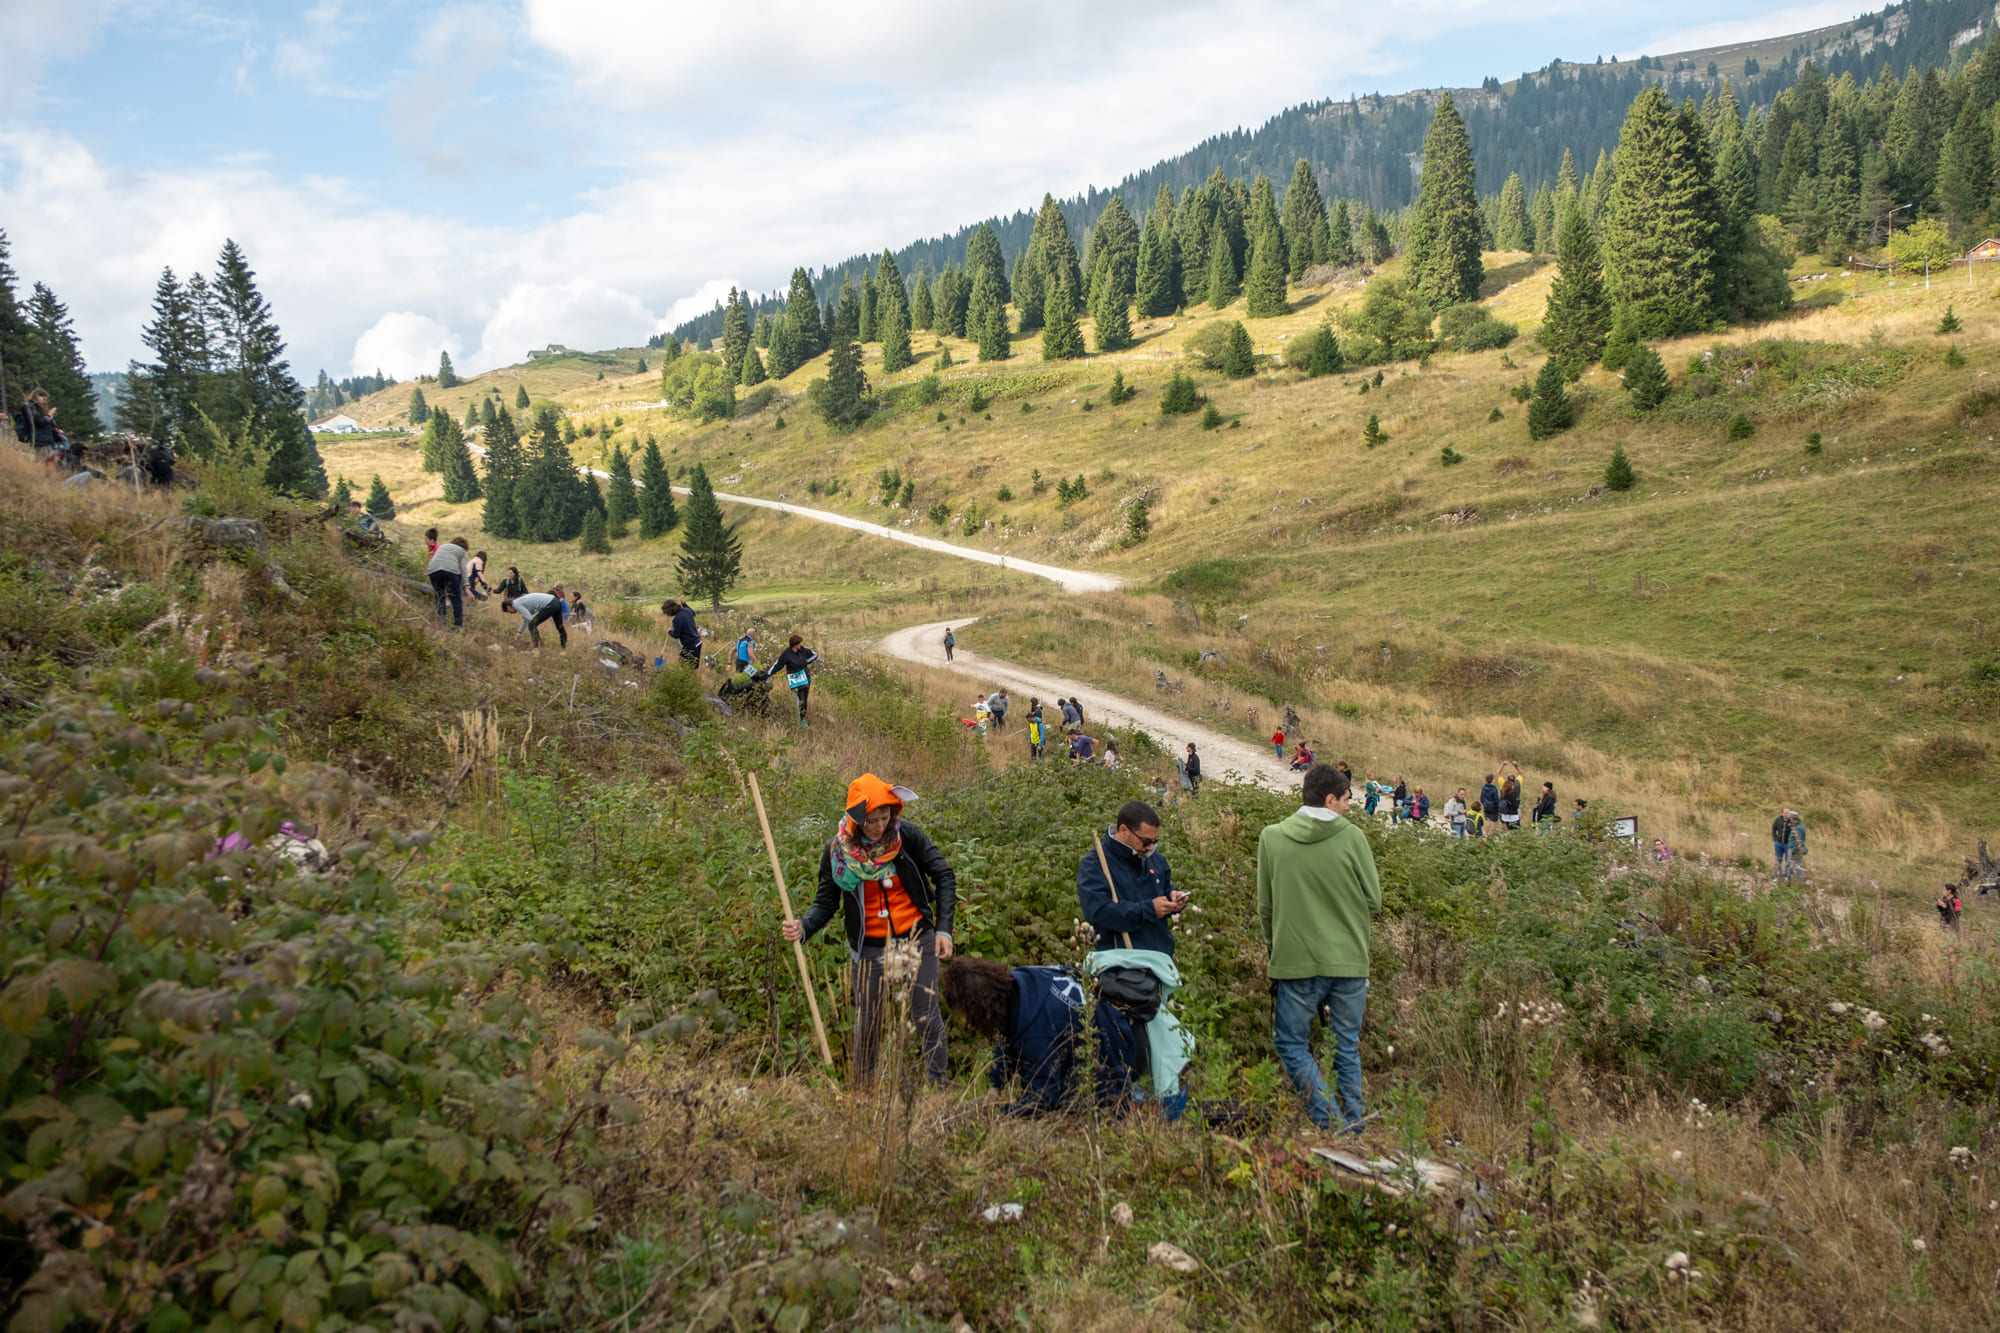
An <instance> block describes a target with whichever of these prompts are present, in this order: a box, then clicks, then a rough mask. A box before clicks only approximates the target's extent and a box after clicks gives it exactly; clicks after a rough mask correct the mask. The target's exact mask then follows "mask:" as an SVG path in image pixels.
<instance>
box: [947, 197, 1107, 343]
mask: <svg viewBox="0 0 2000 1333" xmlns="http://www.w3.org/2000/svg"><path fill="white" fill-rule="evenodd" d="M969 253H970V250H969V247H968V254H969ZM1023 260H1024V271H1023V272H1022V274H1021V277H1022V282H1021V290H1020V291H1019V292H1017V293H1016V294H1015V306H1016V308H1017V309H1018V310H1019V312H1020V316H1021V332H1023V333H1031V332H1033V331H1034V330H1036V329H1039V328H1041V327H1042V326H1043V324H1044V323H1045V322H1046V318H1047V316H1046V307H1047V305H1048V302H1049V299H1050V298H1051V297H1052V296H1053V295H1054V294H1055V287H1056V284H1057V282H1058V281H1064V282H1067V283H1068V284H1069V294H1070V307H1071V313H1072V314H1074V313H1075V305H1076V297H1077V293H1078V292H1080V291H1082V290H1083V272H1082V270H1081V269H1080V268H1079V267H1078V265H1077V260H1076V241H1075V240H1074V239H1073V238H1072V237H1071V236H1070V234H1069V221H1068V219H1066V218H1065V217H1064V216H1063V211H1062V208H1061V206H1060V205H1058V204H1057V203H1056V201H1055V196H1054V195H1050V194H1044V195H1043V196H1042V208H1041V211H1040V212H1039V213H1037V214H1036V215H1035V228H1034V231H1033V233H1032V234H1031V235H1030V236H1029V238H1028V250H1027V254H1026V255H1025V256H1023ZM969 262H970V261H969V260H968V263H969Z"/></svg>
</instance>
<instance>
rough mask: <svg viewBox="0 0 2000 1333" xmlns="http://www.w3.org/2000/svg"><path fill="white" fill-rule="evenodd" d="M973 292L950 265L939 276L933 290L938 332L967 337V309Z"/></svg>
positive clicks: (932, 298)
mask: <svg viewBox="0 0 2000 1333" xmlns="http://www.w3.org/2000/svg"><path fill="white" fill-rule="evenodd" d="M970 296H971V292H970V291H969V290H968V289H967V288H966V286H965V284H964V282H963V281H962V280H961V279H960V275H959V272H958V270H957V269H955V268H953V267H952V266H951V265H950V264H946V265H945V266H944V271H943V272H941V273H939V274H938V280H937V284H936V286H935V287H933V288H932V289H931V302H932V304H934V305H935V306H936V307H937V314H936V318H935V321H934V323H933V328H934V329H935V331H936V332H938V333H941V334H946V335H949V336H950V337H953V338H963V337H964V336H965V308H966V306H967V305H968V304H969V298H970Z"/></svg>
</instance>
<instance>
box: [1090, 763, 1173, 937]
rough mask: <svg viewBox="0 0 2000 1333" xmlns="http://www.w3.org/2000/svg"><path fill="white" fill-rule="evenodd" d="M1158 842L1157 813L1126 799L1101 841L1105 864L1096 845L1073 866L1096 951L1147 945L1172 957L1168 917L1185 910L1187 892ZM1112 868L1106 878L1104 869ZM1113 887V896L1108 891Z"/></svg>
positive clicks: (1139, 803) (1170, 927) (1144, 804)
mask: <svg viewBox="0 0 2000 1333" xmlns="http://www.w3.org/2000/svg"><path fill="white" fill-rule="evenodd" d="M1159 843H1160V816H1159V814H1158V813H1157V812H1155V811H1154V809H1153V807H1152V806H1150V805H1147V804H1146V803H1145V802H1144V801H1127V802H1125V804H1124V805H1122V806H1120V807H1119V808H1118V821H1117V823H1116V824H1114V825H1113V826H1112V828H1111V836H1110V837H1108V838H1106V839H1104V863H1103V865H1100V864H1099V863H1098V860H1097V849H1096V848H1095V847H1087V848H1085V849H1084V853H1083V860H1082V861H1081V862H1080V863H1079V864H1078V865H1077V868H1076V898H1077V902H1078V904H1079V905H1080V906H1081V907H1082V908H1083V919H1084V920H1085V921H1088V922H1089V923H1090V924H1091V926H1092V927H1094V928H1095V929H1096V931H1097V947H1098V948H1100V949H1121V948H1129V949H1151V950H1153V951H1154V952H1156V953H1163V954H1166V955H1167V956H1168V957H1172V956H1173V952H1174V932H1173V926H1172V923H1171V921H1170V920H1169V918H1171V917H1174V916H1177V915H1178V914H1179V913H1181V912H1182V911H1183V910H1185V909H1186V907H1187V904H1188V896H1187V895H1186V894H1185V893H1182V892H1180V891H1178V890H1177V889H1175V888H1174V880H1173V871H1172V870H1170V869H1169V868H1168V866H1167V858H1166V857H1164V856H1161V855H1160V854H1159V852H1158V851H1157V850H1155V849H1156V848H1157V847H1158V846H1159ZM1105 866H1109V867H1110V869H1111V880H1110V882H1108V883H1107V882H1106V880H1105V878H1104V867H1105ZM1114 887H1115V889H1116V895H1115V899H1114V894H1113V889H1114Z"/></svg>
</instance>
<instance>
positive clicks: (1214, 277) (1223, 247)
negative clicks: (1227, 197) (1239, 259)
mask: <svg viewBox="0 0 2000 1333" xmlns="http://www.w3.org/2000/svg"><path fill="white" fill-rule="evenodd" d="M1236 292H1237V283H1236V252H1235V251H1234V250H1233V249H1231V248H1230V244H1229V224H1228V223H1227V222H1226V221H1224V220H1223V219H1222V218H1221V217H1217V218H1216V220H1215V226H1214V228H1213V229H1211V230H1210V232H1209V237H1208V293H1207V294H1208V303H1209V305H1211V306H1213V307H1214V308H1215V309H1217V310H1220V309H1222V308H1223V307H1224V306H1226V305H1228V304H1229V303H1230V302H1231V301H1234V300H1235V299H1236Z"/></svg>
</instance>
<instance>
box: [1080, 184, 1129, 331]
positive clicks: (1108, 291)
mask: <svg viewBox="0 0 2000 1333" xmlns="http://www.w3.org/2000/svg"><path fill="white" fill-rule="evenodd" d="M1139 248H1140V236H1139V228H1138V225H1137V224H1136V223H1134V222H1133V221H1132V215H1131V213H1130V212H1128V211H1127V210H1126V208H1125V201H1124V199H1123V198H1122V197H1120V196H1119V195H1115V194H1114V195H1112V196H1111V199H1110V201H1109V202H1108V203H1106V204H1105V206H1104V212H1103V213H1102V214H1101V215H1099V217H1098V219H1097V226H1096V227H1095V228H1094V229H1093V230H1092V232H1091V244H1090V252H1091V289H1090V315H1091V319H1092V320H1093V321H1094V322H1095V324H1096V335H1097V350H1098V351H1100V352H1115V351H1121V350H1123V349H1124V348H1127V347H1130V346H1131V345H1132V320H1131V313H1130V307H1131V304H1132V298H1133V294H1134V292H1135V291H1136V290H1137V287H1138V277H1139Z"/></svg>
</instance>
